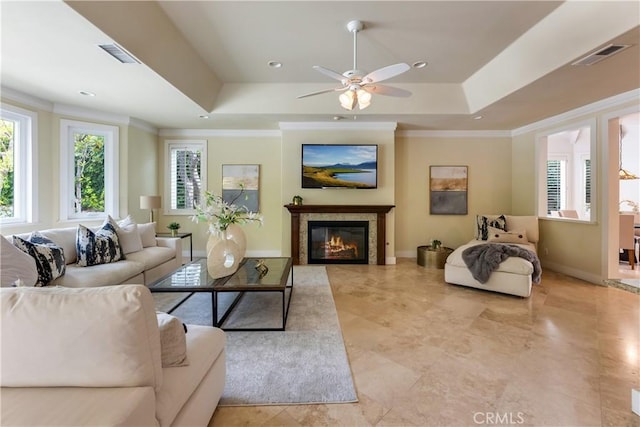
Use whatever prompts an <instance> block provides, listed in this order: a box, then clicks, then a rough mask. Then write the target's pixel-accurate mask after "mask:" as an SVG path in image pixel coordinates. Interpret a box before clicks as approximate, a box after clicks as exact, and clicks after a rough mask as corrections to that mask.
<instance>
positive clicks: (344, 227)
mask: <svg viewBox="0 0 640 427" xmlns="http://www.w3.org/2000/svg"><path fill="white" fill-rule="evenodd" d="M307 226H308V232H307V236H308V238H307V244H308V250H307V254H308V260H307V262H308V264H368V263H369V222H368V221H308V222H307Z"/></svg>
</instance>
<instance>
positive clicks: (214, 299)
mask: <svg viewBox="0 0 640 427" xmlns="http://www.w3.org/2000/svg"><path fill="white" fill-rule="evenodd" d="M258 260H264V261H265V263H266V264H267V265H269V264H271V263H270V262H269V260H275V261H280V262H283V263H284V266H283V268H282V270H281V271H277V270H276V269H275V268H273V266H272V268H271V269H270V270H269V272H267V274H266V275H265V276H264V278H266V277H269V276H270V277H269V279H270V280H269V281H268V283H262V279H263V277H261V276H260V273H259V272H258V271H257V270H255V269H254V266H255V264H256V262H257V261H258ZM196 265H197V266H198V267H199V268H198V269H197V270H200V274H199V275H198V277H197V278H196V277H191V278H189V277H187V276H188V274H187V273H188V269H193V267H194V266H196ZM240 272H242V276H243V277H246V278H247V279H248V280H247V281H246V282H245V281H244V280H243V279H241V278H240V274H239V273H240ZM274 274H280V277H279V278H277V279H276V280H275V281H274V280H273V279H274V277H275V276H273V275H274ZM181 276H183V277H181ZM289 276H291V281H289ZM176 279H178V280H176ZM187 280H193V281H194V282H196V283H195V284H192V283H186V281H187ZM238 281H240V282H239V283H238ZM203 282H204V283H203ZM266 282H267V281H266ZM275 282H277V283H275ZM176 283H177V284H176ZM149 290H150V291H151V292H154V293H155V292H187V293H190V294H189V295H188V296H187V297H185V298H181V299H180V300H179V302H178V303H177V304H176V305H175V306H173V307H172V308H171V310H169V313H171V312H173V311H175V310H176V309H177V308H178V307H179V306H181V305H182V304H183V303H184V302H185V301H186V300H188V299H189V298H190V297H191V296H192V295H193V294H194V293H196V292H210V293H211V310H212V319H213V326H215V327H218V328H221V329H223V330H225V331H284V330H285V327H286V325H287V318H288V317H289V307H290V305H291V296H292V295H293V262H292V259H291V258H290V257H272V258H245V259H243V260H242V263H241V265H240V267H239V268H238V270H237V271H236V272H235V273H233V274H231V275H229V276H226V277H222V278H219V279H213V278H212V277H211V276H209V274H208V273H207V263H206V259H202V258H201V259H196V260H195V261H193V262H190V263H188V264H185V265H183V266H182V267H180V268H179V269H178V270H176V271H174V272H173V273H171V274H169V275H168V276H165V277H164V278H162V279H160V280H158V281H156V282H155V283H153V284H151V285H149ZM287 291H289V296H288V298H287V295H286V294H287ZM221 292H236V293H237V294H238V295H237V296H236V297H235V299H234V300H233V301H232V302H231V304H230V305H229V307H228V308H227V309H226V311H225V312H224V313H222V316H221V317H219V316H218V294H219V293H221ZM246 292H278V293H280V294H281V295H282V327H280V328H224V323H225V321H226V320H227V319H228V317H229V315H231V313H232V311H233V309H234V308H235V307H236V306H237V305H238V303H239V302H240V301H241V299H242V297H243V296H244V295H245V293H246Z"/></svg>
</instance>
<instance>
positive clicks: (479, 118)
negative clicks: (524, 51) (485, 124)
mask: <svg viewBox="0 0 640 427" xmlns="http://www.w3.org/2000/svg"><path fill="white" fill-rule="evenodd" d="M482 118H483V116H475V117H474V118H473V120H482Z"/></svg>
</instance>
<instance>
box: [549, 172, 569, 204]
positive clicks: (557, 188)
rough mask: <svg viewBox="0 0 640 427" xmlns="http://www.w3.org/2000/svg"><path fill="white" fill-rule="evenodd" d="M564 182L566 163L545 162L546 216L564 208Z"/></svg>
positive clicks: (565, 195) (565, 202) (565, 178)
mask: <svg viewBox="0 0 640 427" xmlns="http://www.w3.org/2000/svg"><path fill="white" fill-rule="evenodd" d="M566 180H567V173H566V162H565V161H563V160H547V214H551V212H552V211H556V212H557V211H559V210H561V209H565V208H566V206H567V201H566V200H567V194H566V188H567V187H566Z"/></svg>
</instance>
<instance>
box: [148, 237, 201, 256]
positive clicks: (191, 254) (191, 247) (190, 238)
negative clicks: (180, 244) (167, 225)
mask: <svg viewBox="0 0 640 427" xmlns="http://www.w3.org/2000/svg"><path fill="white" fill-rule="evenodd" d="M156 236H157V237H179V238H181V239H185V238H187V237H188V238H189V260H190V261H193V236H192V234H191V233H176V234H175V235H173V234H171V233H156Z"/></svg>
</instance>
